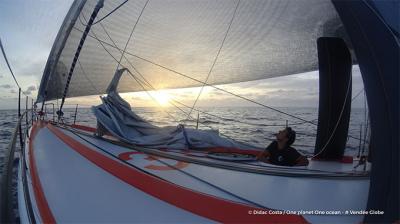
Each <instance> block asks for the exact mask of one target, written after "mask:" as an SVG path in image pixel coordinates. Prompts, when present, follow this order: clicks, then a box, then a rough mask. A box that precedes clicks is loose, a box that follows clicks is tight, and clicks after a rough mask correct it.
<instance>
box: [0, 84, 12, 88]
mask: <svg viewBox="0 0 400 224" xmlns="http://www.w3.org/2000/svg"><path fill="white" fill-rule="evenodd" d="M0 88H3V89H11V88H12V86H11V85H9V84H4V85H0Z"/></svg>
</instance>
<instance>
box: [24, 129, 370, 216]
mask: <svg viewBox="0 0 400 224" xmlns="http://www.w3.org/2000/svg"><path fill="white" fill-rule="evenodd" d="M60 130H62V131H63V133H65V134H67V135H68V136H70V137H72V138H74V139H75V140H76V141H79V142H80V143H81V144H84V145H86V146H87V147H89V148H91V149H92V150H95V151H97V152H99V153H102V154H103V155H105V156H107V157H109V158H112V159H113V160H116V161H120V160H119V159H117V158H114V157H112V156H110V155H108V154H107V153H104V152H103V151H101V150H100V149H98V148H96V147H95V146H93V145H92V144H95V145H97V146H99V147H100V148H102V149H103V150H106V151H107V152H109V153H111V154H112V155H114V156H115V157H118V156H119V155H121V154H122V153H127V152H134V151H133V150H132V149H129V148H125V147H121V146H117V145H114V144H111V143H109V142H106V141H103V140H101V139H98V138H94V137H88V136H85V135H82V136H81V137H82V138H84V139H85V140H87V141H89V142H91V143H92V144H89V143H88V142H86V141H84V140H82V139H81V138H79V137H78V136H76V135H75V134H73V133H71V132H70V131H68V130H63V129H60ZM33 146H34V153H35V154H34V155H35V160H36V165H37V169H38V174H39V176H40V181H41V183H42V187H43V191H44V193H45V196H46V198H47V201H48V204H49V207H50V209H51V210H52V212H53V214H54V217H55V218H56V220H57V221H58V222H149V221H151V222H163V223H165V222H190V223H193V222H197V223H198V222H213V221H212V220H210V219H206V218H203V217H200V216H198V215H196V214H193V213H191V212H188V211H186V210H184V209H180V208H177V207H175V206H174V205H171V204H169V203H166V202H164V201H162V200H160V199H157V198H154V197H153V196H150V195H148V194H146V193H144V192H143V191H140V190H138V189H136V188H134V187H132V186H130V185H128V184H126V183H125V182H123V181H121V180H120V179H118V178H117V177H115V176H113V175H111V174H110V173H108V172H106V171H104V170H103V169H101V168H99V167H98V166H96V165H95V164H93V163H92V162H90V161H89V160H87V159H86V158H85V157H83V156H82V155H80V154H79V153H77V152H75V151H74V150H72V149H70V148H69V146H67V145H66V144H65V143H64V142H63V141H62V140H60V139H59V138H57V137H56V136H55V135H54V134H53V133H52V132H51V131H50V130H49V129H48V128H43V129H41V130H40V131H39V132H38V134H37V136H36V138H35V142H34V144H33ZM158 159H159V160H154V159H149V158H148V155H145V154H141V153H137V154H134V155H131V156H130V159H129V160H127V162H128V163H130V164H131V165H133V166H135V167H138V168H140V169H143V170H144V171H146V172H148V173H151V174H153V175H155V176H158V177H160V178H162V179H165V180H168V181H170V182H173V183H174V184H176V185H179V186H183V187H186V188H189V189H193V190H195V191H198V192H202V193H205V194H208V195H214V196H216V197H219V198H223V199H227V200H229V201H235V202H239V203H242V204H248V205H251V206H256V207H258V206H263V207H267V208H271V209H278V210H289V211H300V210H302V211H341V212H343V213H344V212H345V211H346V210H364V209H365V208H366V203H367V197H368V190H369V180H368V179H354V180H352V179H349V178H346V179H340V178H339V179H332V178H330V179H325V178H309V177H284V176H273V175H265V174H256V173H249V172H241V171H234V170H228V169H222V168H215V167H210V166H204V165H199V164H193V163H189V164H184V163H183V166H182V167H180V168H179V169H169V168H168V166H166V164H169V166H174V165H176V164H177V163H178V161H175V160H172V159H165V158H158ZM205 159H207V160H211V159H209V158H205ZM160 161H161V162H160ZM324 164H327V165H326V166H324ZM180 165H182V163H181V164H180ZM261 165H262V164H261ZM267 166H269V165H268V164H267ZM334 166H336V168H338V167H337V166H342V167H343V169H342V171H344V170H346V171H348V169H349V168H348V167H349V166H352V164H348V165H346V164H342V165H340V164H339V165H338V163H335V164H333V163H332V164H330V163H327V162H318V161H312V162H311V164H310V166H309V167H307V169H323V168H324V167H329V168H328V169H329V170H331V169H333V168H334ZM160 167H167V170H163V169H162V168H160ZM339 170H340V169H339ZM31 195H33V193H32V194H31ZM193 203H196V202H193ZM36 212H37V211H36ZM227 215H228V214H227ZM304 217H305V218H306V219H307V221H309V222H312V223H320V222H330V223H359V222H361V221H362V218H363V217H362V216H351V215H304Z"/></svg>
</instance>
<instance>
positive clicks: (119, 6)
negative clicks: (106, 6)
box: [93, 0, 129, 25]
mask: <svg viewBox="0 0 400 224" xmlns="http://www.w3.org/2000/svg"><path fill="white" fill-rule="evenodd" d="M128 1H129V0H125V1H124V2H122V3H121V4H120V5H118V6H117V7H116V8H115V9H113V10H111V11H110V12H109V13H108V14H107V15H105V16H103V17H102V18H101V19H98V20H97V21H96V22H94V23H93V25H96V24H97V23H99V22H101V21H103V19H105V18H107V17H108V16H110V15H111V14H113V13H114V12H115V11H117V10H118V9H119V8H121V6H123V5H125V3H127V2H128Z"/></svg>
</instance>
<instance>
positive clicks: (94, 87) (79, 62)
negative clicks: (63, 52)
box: [78, 58, 99, 92]
mask: <svg viewBox="0 0 400 224" xmlns="http://www.w3.org/2000/svg"><path fill="white" fill-rule="evenodd" d="M78 64H79V68H80V69H81V70H82V73H83V76H85V78H86V80H88V81H89V83H90V85H91V86H92V88H93V89H94V90H96V91H97V92H99V90H98V89H97V88H96V86H95V85H93V83H92V81H91V80H90V79H89V77H87V75H86V72H85V70H84V69H83V66H82V64H81V61H80V60H79V58H78Z"/></svg>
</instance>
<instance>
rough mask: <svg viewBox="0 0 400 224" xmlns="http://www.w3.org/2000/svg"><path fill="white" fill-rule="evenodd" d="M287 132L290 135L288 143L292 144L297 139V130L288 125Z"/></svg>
mask: <svg viewBox="0 0 400 224" xmlns="http://www.w3.org/2000/svg"><path fill="white" fill-rule="evenodd" d="M286 132H287V137H288V141H287V145H288V146H290V145H292V144H293V142H294V141H295V140H296V132H295V131H293V129H292V128H291V127H287V128H286Z"/></svg>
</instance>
